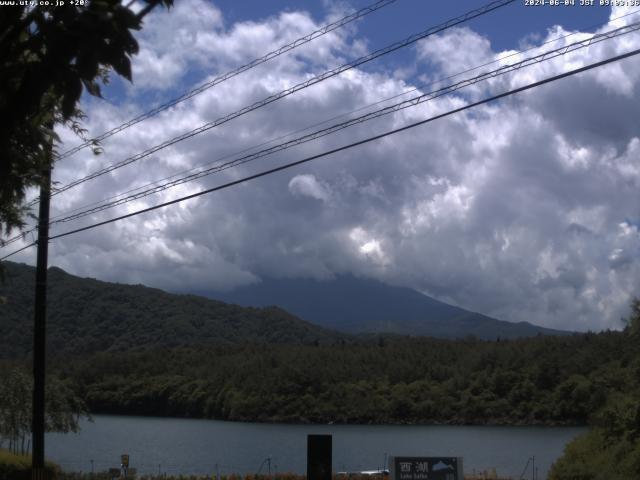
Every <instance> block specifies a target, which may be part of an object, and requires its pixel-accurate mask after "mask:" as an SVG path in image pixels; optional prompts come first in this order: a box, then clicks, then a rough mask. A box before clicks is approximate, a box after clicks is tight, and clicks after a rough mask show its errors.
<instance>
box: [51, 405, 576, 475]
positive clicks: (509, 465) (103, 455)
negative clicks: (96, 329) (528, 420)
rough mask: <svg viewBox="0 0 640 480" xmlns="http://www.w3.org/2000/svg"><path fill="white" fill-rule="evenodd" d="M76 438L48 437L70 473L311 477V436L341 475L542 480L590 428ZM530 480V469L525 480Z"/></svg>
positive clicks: (301, 430) (144, 430)
mask: <svg viewBox="0 0 640 480" xmlns="http://www.w3.org/2000/svg"><path fill="white" fill-rule="evenodd" d="M81 426H82V430H81V432H80V433H78V434H67V435H62V434H47V438H46V456H47V458H48V459H51V460H53V461H55V462H57V463H59V464H60V465H61V466H62V467H63V468H64V469H65V470H73V471H84V472H90V471H91V469H92V462H91V461H92V460H93V468H94V469H95V471H100V470H106V469H108V468H109V467H117V466H119V463H120V454H122V453H128V454H129V455H130V466H131V467H136V468H137V469H138V472H139V473H158V472H159V471H160V472H162V473H165V472H166V473H167V474H180V473H182V474H209V475H213V474H215V472H216V468H217V469H218V471H219V472H220V473H221V474H222V473H241V474H246V473H257V472H258V471H259V470H260V468H261V465H262V470H261V473H267V470H268V467H269V463H268V462H267V461H266V459H267V458H270V459H271V471H272V472H276V471H277V472H294V473H305V472H306V452H307V450H306V441H307V440H306V439H307V435H308V434H313V433H321V434H331V435H333V468H334V470H336V471H340V470H347V471H357V470H370V469H376V468H380V467H382V466H383V464H384V460H385V454H388V455H396V456H421V455H424V456H456V457H464V470H465V472H467V473H470V472H472V471H473V470H474V469H475V470H484V469H488V468H496V469H497V472H498V474H500V475H504V476H512V477H514V478H520V475H521V473H522V471H523V468H524V467H525V465H526V463H527V459H528V458H529V457H532V456H535V464H536V467H538V468H539V470H538V478H539V479H541V480H542V479H544V478H546V473H547V471H548V469H549V467H550V466H551V463H553V461H554V460H555V459H557V458H558V457H559V456H560V455H561V454H562V450H563V448H564V446H565V444H566V443H567V442H568V441H569V440H571V439H573V438H574V437H576V436H577V435H579V434H580V433H582V432H584V431H585V429H584V428H574V427H572V428H565V427H561V428H556V427H553V428H551V427H480V426H394V425H282V424H258V423H235V422H220V421H213V420H185V419H175V418H154V417H124V416H114V415H96V416H95V417H94V422H93V423H88V422H86V421H83V422H82V425H81ZM524 478H526V479H530V478H532V477H531V469H530V468H529V469H528V472H527V474H526V475H525V477H524Z"/></svg>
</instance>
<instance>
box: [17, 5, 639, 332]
mask: <svg viewBox="0 0 640 480" xmlns="http://www.w3.org/2000/svg"><path fill="white" fill-rule="evenodd" d="M366 4H367V2H365V1H361V0H352V1H343V2H339V3H338V2H286V1H269V2H266V1H264V2H258V1H256V2H238V1H235V2H231V1H221V2H210V1H208V0H180V1H177V2H176V5H175V8H173V9H172V11H171V12H169V13H167V12H164V11H157V12H154V13H153V14H152V15H151V16H150V17H149V18H148V20H147V22H146V24H145V27H144V29H143V30H142V31H141V32H140V33H139V35H138V39H139V42H140V46H141V49H140V53H139V54H138V55H137V56H136V57H135V58H134V60H133V74H134V83H133V84H132V85H131V84H127V83H124V82H119V81H117V80H114V82H113V89H112V90H110V91H107V94H106V98H107V100H106V101H103V100H97V99H86V98H85V100H84V104H83V108H84V110H85V112H86V113H87V115H88V118H87V121H86V124H85V125H86V127H87V128H88V129H89V131H90V133H91V134H93V135H97V134H99V133H102V132H103V131H105V130H107V129H109V128H112V127H114V126H116V125H118V124H120V123H122V122H125V121H127V120H129V119H130V118H132V117H133V116H135V115H137V114H139V113H142V112H144V111H146V110H148V109H149V108H150V107H152V106H154V105H155V104H156V103H159V102H163V101H167V100H169V99H171V98H173V97H175V96H176V95H177V94H179V93H180V92H182V91H183V90H185V89H188V88H191V87H193V86H195V85H198V84H200V83H202V82H203V81H207V80H210V79H212V78H214V77H215V76H216V75H219V74H221V73H224V72H227V71H229V70H232V69H234V68H236V67H238V66H240V65H243V64H245V63H247V62H250V61H251V60H253V59H255V58H257V57H260V56H262V55H264V54H265V53H267V52H269V51H271V50H275V49H276V48H278V47H280V46H281V45H284V44H287V43H289V42H291V41H293V40H295V39H296V38H299V37H301V36H303V35H305V34H307V33H309V32H311V31H313V30H315V29H317V28H319V27H320V26H321V25H323V24H325V23H327V22H330V21H332V20H335V19H336V18H339V17H340V16H342V15H344V14H346V13H347V12H349V11H354V10H357V9H359V8H361V7H362V6H364V5H366ZM481 5H483V2H479V1H467V0H465V1H459V2H458V1H456V2H453V1H451V2H445V1H438V2H436V1H426V0H424V1H416V0H398V1H397V2H396V3H394V4H392V5H390V6H388V7H386V8H384V9H382V10H381V11H379V12H376V13H374V14H372V15H369V16H368V17H366V18H364V19H362V20H361V21H359V22H357V23H356V24H355V25H351V26H349V27H348V28H344V29H340V30H336V31H334V32H332V33H330V34H329V35H326V36H324V37H322V38H320V39H317V40H315V41H313V42H312V43H310V44H308V45H305V46H304V47H301V48H299V49H296V50H295V51H293V52H290V53H289V54H287V55H283V56H281V57H279V58H278V59H275V60H272V61H270V62H268V63H267V64H264V65H261V66H259V67H257V68H254V69H252V70H250V71H248V72H245V73H243V74H242V75H240V76H238V77H236V78H234V79H232V80H229V81H228V82H224V83H223V84H220V85H218V86H216V87H215V88H212V89H209V90H207V91H206V92H204V93H201V94H200V95H198V96H196V97H194V98H192V99H190V100H189V101H187V102H184V103H181V104H180V105H178V106H176V107H174V108H172V109H171V110H169V111H167V112H164V113H162V114H161V115H158V116H157V117H154V118H153V119H150V120H147V121H145V122H144V123H142V124H140V125H139V126H136V127H134V128H131V129H128V130H126V131H125V132H123V133H121V134H119V135H117V136H114V137H112V138H110V139H109V140H107V141H105V142H104V144H103V147H104V154H103V155H101V156H99V157H95V156H92V155H91V154H90V153H88V152H82V153H79V154H77V155H74V156H73V157H70V158H69V159H64V160H62V161H60V162H59V164H57V165H56V168H55V171H54V179H55V180H56V181H57V182H59V184H60V185H64V184H66V183H68V182H71V181H73V180H75V179H77V178H78V177H79V176H83V175H88V174H90V173H92V172H94V171H96V170H97V169H99V168H101V167H104V166H107V165H109V164H110V163H113V162H118V161H122V160H123V159H125V158H127V157H128V156H130V155H132V154H134V153H138V152H140V151H143V150H145V149H148V148H150V147H153V146H154V145H158V144H160V143H162V142H164V141H165V140H167V139H169V138H174V137H176V136H179V135H181V134H184V133H185V132H188V131H189V130H191V129H193V128H196V127H198V126H201V125H203V124H205V123H207V122H211V121H213V120H215V119H218V118H220V117H222V116H225V115H227V114H229V113H231V112H234V111H236V110H238V109H241V108H243V107H244V106H246V105H250V104H252V103H253V102H256V101H260V100H262V99H264V98H265V97H267V96H269V95H273V94H276V93H278V92H280V91H282V90H284V89H286V88H288V87H290V86H292V85H295V84H298V83H300V82H303V81H305V80H306V79H309V78H311V77H313V76H314V75H318V74H319V73H322V72H323V71H326V70H328V69H332V68H335V67H336V66H338V65H341V64H343V63H344V62H347V61H350V60H353V59H355V58H357V57H359V56H361V55H364V54H366V53H368V52H370V51H373V50H376V49H378V48H380V47H383V46H385V45H387V44H389V43H391V42H394V41H396V40H400V39H402V38H404V37H406V36H408V35H410V34H412V33H416V32H419V31H422V30H425V29H426V28H428V27H430V26H433V25H436V24H439V23H442V22H443V21H445V20H447V19H449V18H451V17H454V16H458V15H460V14H462V13H464V12H465V11H467V10H469V9H471V8H477V7H478V6H481ZM623 15H625V17H624V18H622V19H620V20H617V21H616V22H615V24H611V25H606V26H600V27H598V28H597V31H599V32H601V31H606V30H609V29H611V28H614V26H615V27H618V26H622V25H625V24H629V23H630V22H632V21H638V20H639V19H640V15H637V14H633V10H631V9H628V8H616V9H615V10H614V11H611V10H610V9H608V8H601V7H581V6H578V5H576V6H573V7H549V6H546V7H525V6H524V4H523V3H520V2H515V3H514V4H513V5H511V6H508V7H505V8H502V9H500V10H499V11H497V12H494V13H493V14H491V15H487V16H486V17H483V18H481V19H476V20H473V21H471V22H469V23H468V24H465V25H463V26H459V27H457V28H453V29H450V30H447V31H445V32H442V33H440V34H438V35H436V36H433V37H430V38H428V39H426V40H422V41H420V42H418V43H417V44H415V45H413V46H411V47H409V48H407V49H404V50H403V51H402V52H398V53H395V54H392V55H388V56H386V57H384V58H382V59H379V60H376V61H375V62H372V63H371V64H367V65H365V66H363V67H361V68H357V69H354V70H351V71H349V72H345V73H343V74H341V75H340V76H338V77H335V78H333V79H331V80H328V81H326V82H322V83H320V84H317V85H314V86H313V87H310V88H308V89H305V90H303V91H300V92H298V93H296V94H294V95H291V96H289V97H287V98H285V99H282V100H280V101H278V102H275V103H273V104H271V105H269V106H267V107H265V108H261V109H259V110H256V111H255V112H252V113H250V114H247V115H243V116H242V117H240V118H237V119H235V120H233V121H231V122H228V123H226V124H224V125H222V126H220V127H217V128H215V129H212V130H210V131H208V132H206V133H203V134H201V135H197V136H195V137H193V138H190V139H189V140H187V141H184V142H180V143H178V144H176V145H174V146H172V147H170V148H167V149H164V150H162V151H160V152H158V153H157V154H154V155H151V156H149V157H147V158H145V159H144V160H141V161H139V162H135V163H133V164H131V165H129V166H127V167H125V168H122V169H118V170H116V171H114V172H113V173H111V174H109V175H105V176H102V177H100V178H99V179H96V180H93V181H91V182H87V183H84V184H82V186H80V187H76V188H74V189H71V190H68V191H67V192H64V193H63V194H61V195H58V196H56V197H54V200H53V202H52V209H53V215H54V217H55V216H57V215H64V214H66V213H67V212H69V211H71V210H74V209H78V208H83V207H85V206H86V205H88V204H90V203H93V202H101V201H103V199H105V198H107V197H110V196H112V195H114V194H117V193H120V192H125V191H128V190H131V189H135V188H140V187H141V186H143V185H145V184H150V183H152V182H155V184H158V183H162V182H163V180H162V179H163V178H165V177H168V176H170V175H175V174H176V173H178V172H180V171H184V170H188V169H193V168H204V167H203V166H205V165H210V164H211V162H212V161H214V160H216V159H220V158H222V157H224V156H227V155H229V154H234V155H235V154H237V152H239V151H242V150H244V149H253V151H255V150H256V149H257V148H258V147H256V145H259V144H262V143H264V142H269V141H272V140H273V139H274V138H286V139H289V138H292V132H294V131H297V130H299V129H300V128H303V127H307V126H310V125H314V124H316V123H318V122H321V121H325V120H327V119H330V118H333V117H335V116H336V115H351V116H354V115H355V113H352V112H354V111H355V110H358V111H360V112H361V113H362V112H367V111H371V109H372V108H373V107H370V105H371V104H374V103H376V102H379V101H381V100H384V99H386V98H389V97H392V96H395V95H400V94H403V93H405V95H408V93H407V92H413V93H411V94H413V95H415V94H417V93H426V91H428V90H427V87H424V86H423V84H425V83H428V82H430V81H432V80H433V79H438V78H444V77H448V76H450V75H453V74H458V73H460V72H463V71H465V70H468V69H469V68H472V67H476V66H478V65H480V64H484V63H488V62H494V61H498V63H496V64H494V66H493V67H491V68H497V65H505V64H507V63H508V62H512V61H514V60H515V57H510V58H511V59H510V60H506V59H504V58H503V57H505V55H510V54H513V53H514V50H517V49H518V48H520V47H522V46H526V47H533V48H534V49H533V50H531V51H530V52H529V53H528V55H530V54H538V53H541V52H543V51H545V49H549V48H555V47H557V46H559V45H566V44H567V43H569V42H572V41H575V39H577V38H580V39H584V38H588V36H589V34H590V32H593V27H592V26H593V25H596V24H601V23H602V22H604V21H605V20H607V18H609V17H612V18H615V17H620V16H623ZM568 34H573V35H572V36H571V37H566V35H568ZM558 37H566V38H564V39H563V40H560V41H559V43H547V42H550V41H552V40H554V39H557V38H558ZM638 46H640V34H639V33H637V32H635V33H631V34H629V35H626V36H623V37H618V38H616V39H613V40H608V41H606V42H602V43H598V44H597V45H593V46H591V47H589V48H588V49H583V50H579V51H576V52H573V53H571V54H568V55H566V56H561V57H557V58H555V59H554V60H552V61H549V62H545V63H544V64H539V65H535V66H531V67H528V68H524V69H521V70H518V71H516V72H513V73H510V74H508V75H505V76H500V77H496V78H494V79H491V80H490V81H487V82H483V83H481V84H477V85H474V86H472V87H469V88H467V89H465V90H464V91H460V92H456V93H454V94H451V95H448V96H446V97H442V98H438V99H437V100H434V101H430V102H427V103H424V104H421V105H419V106H416V107H412V108H410V109H407V110H403V111H401V112H397V113H394V114H393V115H389V116H386V117H383V118H380V119H377V120H375V121H372V122H367V123H363V124H360V125H358V126H355V127H352V128H350V129H348V130H344V131H342V132H340V133H339V134H334V135H331V136H329V137H325V138H322V139H320V140H315V141H314V142H309V143H307V144H304V145H301V146H297V147H295V148H292V149H290V150H287V151H285V152H282V153H279V154H277V155H273V156H269V157H264V158H261V159H260V160H259V161H256V162H252V163H250V164H246V165H243V166H242V167H238V168H233V169H229V170H225V171H224V172H222V173H219V174H216V175H212V176H208V177H205V178H202V179H199V180H197V181H194V182H189V183H185V184H182V185H180V186H177V187H173V188H169V189H167V190H164V191H162V192H161V193H157V194H154V195H151V196H149V197H145V198H142V199H138V200H136V201H134V202H131V203H128V204H126V205H121V206H118V207H115V208H112V209H109V210H106V211H104V212H101V213H95V214H92V215H89V216H88V217H86V218H83V219H81V220H75V221H71V222H67V223H64V224H54V225H53V226H52V233H53V234H56V233H62V232H64V231H68V230H70V229H71V228H76V227H81V226H83V225H87V224H89V223H92V222H96V221H101V220H105V219H108V218H111V217H113V216H116V215H119V214H124V213H129V212H132V211H136V210H138V209H140V208H145V207H149V206H152V205H155V204H158V203H160V202H163V201H168V200H172V199H174V198H177V197H179V196H182V195H187V194H190V193H194V192H196V191H199V190H201V189H204V188H209V187H212V186H216V185H220V184H221V183H224V182H227V181H231V180H234V179H238V178H240V177H241V176H245V175H251V174H253V173H256V172H259V171H261V170H264V169H268V168H272V167H275V166H278V165H282V164H283V163H285V162H288V161H294V160H297V159H300V158H302V157H304V156H307V155H312V154H315V153H319V152H322V151H325V150H328V149H332V148H336V147H338V146H341V145H344V144H345V143H350V142H353V141H355V140H358V139H362V138H366V137H368V136H372V135H375V134H379V133H381V132H384V131H387V130H390V129H391V128H397V127H399V126H402V125H406V124H408V123H411V122H416V121H419V120H422V119H424V118H427V117H429V116H433V115H435V114H438V113H442V112H445V111H447V110H451V109H454V108H457V107H460V106H462V105H464V104H465V103H466V102H468V101H470V100H478V99H481V98H485V97H487V96H490V95H494V94H497V93H501V92H504V91H506V90H509V89H513V88H516V87H519V86H522V85H525V84H527V83H531V82H534V81H537V80H541V79H543V78H547V77H549V76H552V75H557V74H559V73H562V72H565V71H567V70H569V69H574V68H578V67H580V66H583V65H586V64H589V63H592V62H595V61H598V60H602V59H605V58H608V57H611V56H613V55H616V54H621V53H624V52H627V51H630V50H632V49H634V48H638ZM500 59H501V60H500ZM486 68H488V67H486ZM475 74H476V73H469V74H464V75H462V76H460V77H457V78H466V77H471V76H473V75H475ZM416 89H417V90H416ZM638 95H640V66H639V64H638V62H637V59H629V60H625V61H622V62H619V63H616V64H612V65H610V66H607V67H603V68H601V69H598V70H593V71H589V72H586V73H584V74H581V75H579V76H576V77H571V78H568V79H565V80H562V81H560V82H557V83H555V84H552V85H547V86H545V87H541V88H539V89H536V90H532V91H529V92H527V93H524V94H520V95H518V96H515V97H511V98H509V99H506V100H503V101H500V102H497V103H494V104H489V105H484V106H482V107H479V108H476V109H474V110H469V111H467V112H464V113H460V114H457V115H454V116H450V117H447V118H446V119H442V120H439V121H437V122H433V123H431V124H429V125H428V126H424V127H420V128H417V129H414V130H410V131H407V132H405V133H403V134H398V135H394V136H391V137H387V138H385V139H384V140H382V141H379V142H377V143H375V144H369V145H367V146H364V147H360V148H358V149H353V150H349V151H345V152H343V153H340V154H338V155H334V156H331V157H327V158H325V159H323V160H318V161H316V162H313V163H310V164H305V165H304V166H301V167H297V168H296V169H291V170H287V171H284V172H281V173H279V174H277V175H272V176H269V177H265V178H263V179H261V180H258V181H255V182H252V183H249V184H243V185H241V186H239V187H237V188H233V189H229V190H225V191H222V192H220V193H217V194H213V195H209V196H206V197H199V198H198V199H197V200H192V201H189V202H185V203H181V204H179V205H178V206H175V207H171V208H167V209H163V210H156V211H155V212H154V213H150V214H145V215H140V216H137V217H132V218H130V219H128V220H125V221H121V222H118V223H115V224H112V225H110V226H109V227H105V228H99V229H95V230H90V231H87V232H84V233H80V234H77V235H74V236H70V237H66V238H64V239H60V241H53V242H52V244H51V250H50V263H51V264H53V265H57V266H60V267H62V268H64V269H66V270H68V271H69V272H71V273H73V274H76V275H81V276H97V277H98V278H101V279H104V280H111V281H118V282H124V283H143V284H146V285H150V286H154V287H158V288H164V289H168V290H173V291H185V290H186V291H189V290H191V291H203V290H207V289H211V290H220V289H232V288H234V287H237V286H240V285H245V284H249V283H254V282H260V281H261V279H263V278H265V277H285V278H317V279H327V280H328V279H331V278H333V277H334V276H336V275H340V274H353V275H356V276H360V277H364V278H375V279H378V280H381V281H383V282H387V283H389V284H393V285H399V286H407V287H411V288H414V289H416V290H419V291H421V292H423V293H425V294H428V295H431V296H433V297H436V298H438V299H440V300H442V301H445V302H449V303H451V304H454V305H458V306H461V307H464V308H467V309H469V310H473V311H478V312H481V313H483V314H486V315H490V316H494V317H496V318H500V319H504V320H510V321H530V322H533V323H537V324H539V325H543V326H547V327H552V328H562V329H571V330H588V329H591V330H600V329H606V328H620V327H621V323H620V317H622V316H624V315H626V314H627V312H628V305H629V301H630V299H631V297H632V296H633V295H638V294H640V227H639V225H640V221H639V220H640V194H639V193H638V192H640V165H639V164H638V161H637V158H638V156H639V155H640V137H639V136H638V133H637V129H636V128H635V126H636V125H637V118H638V116H640V106H639V105H638V102H637V101H636V99H637V98H638ZM403 98H406V97H403ZM60 135H61V138H62V140H63V141H64V142H65V145H63V146H62V147H61V148H60V150H61V151H64V149H65V147H66V146H67V145H68V146H73V145H75V144H77V143H78V140H77V139H76V138H75V137H74V136H73V134H72V133H70V132H67V131H61V132H60ZM235 158H237V155H236V157H235ZM17 259H18V260H19V261H25V262H27V263H34V261H35V258H34V254H33V252H24V253H23V254H21V255H19V256H17Z"/></svg>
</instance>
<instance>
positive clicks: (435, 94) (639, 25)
mask: <svg viewBox="0 0 640 480" xmlns="http://www.w3.org/2000/svg"><path fill="white" fill-rule="evenodd" d="M639 29H640V22H636V23H633V24H629V25H625V26H623V27H620V28H617V29H614V30H611V31H608V32H603V33H600V34H596V35H593V36H592V37H590V38H587V39H584V40H581V41H578V42H575V43H572V44H569V45H565V46H563V47H559V48H557V49H554V50H550V51H547V52H544V53H542V54H540V55H537V56H535V57H530V58H526V59H523V60H521V61H520V62H516V63H513V64H509V65H503V66H502V67H500V68H498V69H496V70H492V71H489V72H485V73H481V74H479V75H477V76H475V77H472V78H469V79H465V80H461V81H460V82H457V83H455V84H452V85H448V86H445V87H442V88H440V89H438V90H435V91H432V92H428V93H424V94H422V95H419V96H416V97H414V98H410V99H407V100H404V101H402V102H399V103H396V104H394V105H390V106H387V107H385V108H382V109H380V110H376V111H374V112H370V113H368V114H365V115H362V116H360V117H356V118H353V119H350V120H347V121H345V122H341V123H338V124H335V125H332V126H330V127H327V128H325V129H322V130H318V131H316V132H313V133H310V134H307V135H304V136H302V137H298V138H296V139H292V140H289V141H288V142H284V143H281V144H278V145H275V146H273V147H270V148H267V149H264V150H260V151H258V152H254V153H251V154H249V155H245V156H243V157H240V158H237V159H235V160H232V161H229V162H226V163H222V164H217V165H215V166H213V167H211V168H208V169H206V170H202V171H200V172H196V173H192V174H191V175H187V176H185V177H180V178H178V179H176V180H173V181H170V182H167V183H164V184H161V185H156V186H154V187H152V188H149V189H147V190H143V191H140V192H138V193H136V194H132V195H129V196H127V197H123V198H120V199H118V200H114V201H112V202H108V203H102V204H100V205H98V206H96V207H93V208H89V209H86V210H82V211H80V212H78V213H74V214H71V215H68V216H66V217H60V218H58V219H57V220H54V221H52V222H51V224H56V223H65V222H69V221H72V220H77V219H79V218H82V217H85V216H88V215H91V214H93V213H97V212H101V211H104V210H107V209H110V208H113V207H116V206H119V205H123V204H125V203H129V202H131V201H134V200H139V199H141V198H144V197H147V196H149V195H152V194H155V193H159V192H161V191H164V190H166V189H168V188H172V187H175V186H178V185H182V184H184V183H187V182H191V181H194V180H197V179H199V178H203V177H206V176H209V175H212V174H214V173H218V172H220V171H223V170H227V169H229V168H232V167H236V166H238V165H241V164H245V163H248V162H250V161H254V160H256V159H258V158H262V157H264V156H267V155H271V154H274V153H276V152H280V151H283V150H286V149H288V148H291V147H294V146H298V145H301V144H303V143H307V142H310V141H312V140H316V139H318V138H322V137H325V136H327V135H330V134H332V133H335V132H337V131H340V130H343V129H346V128H349V127H351V126H354V125H357V124H361V123H364V122H367V121H370V120H373V119H375V118H380V117H382V116H384V115H389V114H391V113H395V112H398V111H401V110H404V109H406V108H410V107H414V106H416V105H419V104H422V103H424V102H427V101H431V100H434V99H436V98H440V97H442V96H444V95H448V94H450V93H452V92H454V91H457V90H460V89H462V88H465V87H468V86H471V85H475V84H476V83H479V82H482V81H486V80H488V79H491V78H495V77H497V76H500V75H505V74H507V73H511V72H514V71H516V70H520V69H521V68H525V67H529V66H532V65H536V64H539V63H541V62H545V61H549V60H551V59H553V58H556V57H559V56H561V55H566V54H567V53H570V52H575V51H577V50H579V49H582V48H587V47H589V46H591V45H594V44H596V43H599V42H602V41H604V40H610V39H612V38H616V37H619V36H622V35H627V34H629V33H632V32H635V31H637V30H639Z"/></svg>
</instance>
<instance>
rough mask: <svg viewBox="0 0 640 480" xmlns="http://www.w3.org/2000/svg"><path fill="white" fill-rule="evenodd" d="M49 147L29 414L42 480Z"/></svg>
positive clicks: (36, 478)
mask: <svg viewBox="0 0 640 480" xmlns="http://www.w3.org/2000/svg"><path fill="white" fill-rule="evenodd" d="M51 159H52V148H51V147H49V158H48V164H47V166H46V167H45V171H44V174H43V181H42V184H41V185H40V211H39V215H38V256H37V264H36V292H35V308H34V311H35V314H34V324H33V411H32V415H33V417H32V429H31V431H32V435H33V441H32V445H33V456H32V457H31V468H32V480H44V479H45V475H46V474H45V469H44V423H45V422H44V418H45V412H44V405H45V398H44V390H45V371H46V366H45V353H46V350H45V346H46V320H47V263H48V254H49V203H50V193H51Z"/></svg>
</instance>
